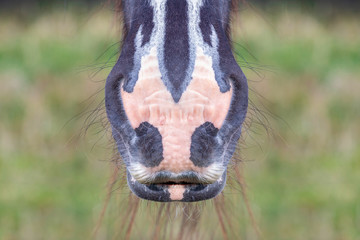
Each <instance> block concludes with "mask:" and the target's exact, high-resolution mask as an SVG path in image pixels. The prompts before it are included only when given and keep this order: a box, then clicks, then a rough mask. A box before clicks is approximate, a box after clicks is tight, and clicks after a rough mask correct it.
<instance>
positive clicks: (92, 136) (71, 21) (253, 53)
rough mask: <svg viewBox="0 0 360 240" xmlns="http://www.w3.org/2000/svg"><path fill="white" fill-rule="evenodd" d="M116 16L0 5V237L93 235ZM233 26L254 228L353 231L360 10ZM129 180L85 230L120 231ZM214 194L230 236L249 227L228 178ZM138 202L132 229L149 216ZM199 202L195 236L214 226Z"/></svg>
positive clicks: (259, 18) (256, 19)
mask: <svg viewBox="0 0 360 240" xmlns="http://www.w3.org/2000/svg"><path fill="white" fill-rule="evenodd" d="M117 27H118V26H117V25H116V23H114V18H113V16H112V13H111V12H110V11H107V10H101V11H100V10H99V11H93V12H92V13H91V14H88V15H79V14H78V13H77V12H72V11H66V12H64V11H53V12H52V13H47V14H45V13H44V14H40V15H38V16H36V17H33V18H31V19H23V18H19V17H14V16H11V15H8V16H6V15H2V16H0V84H1V85H0V239H4V240H12V239H14V240H15V239H16V240H17V239H19V240H30V239H34V240H39V239H46V240H52V239H56V240H57V239H74V240H76V239H90V236H91V233H92V231H93V230H94V228H95V225H96V223H97V221H98V219H99V215H100V212H101V209H102V207H103V204H104V200H105V198H106V186H107V182H108V179H109V178H110V175H111V164H110V161H111V158H112V155H113V152H114V151H113V148H114V146H113V143H112V142H111V141H110V140H111V136H110V133H109V131H108V129H107V125H106V123H104V121H103V117H105V115H104V112H103V111H102V110H101V109H100V110H99V111H95V112H94V114H92V115H91V114H90V113H91V111H92V110H93V109H96V108H97V106H98V105H99V104H100V106H102V99H103V91H102V89H103V87H104V84H105V82H104V80H105V78H106V75H107V74H108V73H109V71H110V69H111V66H112V65H113V64H114V61H115V60H116V56H117V52H118V45H117V42H118V41H119V39H120V34H119V33H118V32H117ZM234 28H235V31H234V34H233V40H234V42H236V44H235V45H234V47H235V51H236V52H237V57H238V60H239V64H240V65H241V66H242V68H243V70H244V72H245V74H246V75H247V76H248V78H249V85H250V87H251V89H252V91H251V94H250V95H251V101H252V103H253V104H252V106H251V110H250V114H249V117H248V121H247V127H246V129H245V131H244V134H243V140H242V143H241V144H240V148H241V149H242V150H241V155H242V158H243V161H244V164H242V167H243V168H244V170H243V172H244V173H245V179H246V182H247V191H248V197H249V201H250V205H251V207H252V209H253V212H254V216H255V219H256V221H257V224H258V227H259V229H260V231H261V236H262V239H271V240H272V239H273V240H282V239H284V240H295V239H299V240H307V239H313V240H322V239H323V240H332V239H334V240H335V239H336V240H350V239H351V240H356V239H360V184H359V183H360V94H359V92H360V18H356V17H354V16H350V15H347V14H343V15H341V14H339V15H337V16H336V17H334V18H329V19H322V18H319V17H315V16H313V15H311V14H307V13H302V12H300V11H295V10H291V9H278V10H271V11H268V12H259V11H252V10H250V9H247V10H244V11H242V12H241V17H240V18H239V19H237V20H236V21H235V22H234ZM256 108H257V109H256ZM87 125H91V127H90V128H89V129H88V131H87V132H86V131H85V130H86V126H87ZM263 125H265V127H264V126H263ZM127 192H128V191H127V190H126V189H124V190H118V191H114V192H113V198H112V200H111V201H110V205H109V208H108V211H107V213H106V215H105V218H104V221H103V224H102V227H101V228H100V230H99V234H98V235H97V237H96V239H122V238H121V237H114V236H115V235H114V234H115V232H116V231H117V228H122V226H121V225H117V223H118V222H119V221H118V219H119V218H121V214H123V213H124V212H123V211H121V210H120V209H126V203H124V204H125V205H124V204H123V205H121V204H122V203H123V201H122V200H121V199H123V198H124V196H125V197H126V196H127V194H128V193H127ZM224 196H225V198H229V199H233V202H232V204H236V205H234V206H232V207H231V209H230V211H231V212H232V214H233V217H234V219H233V224H234V227H235V230H234V229H233V232H236V234H235V236H236V238H240V237H241V239H258V238H257V237H256V234H255V233H254V228H253V227H252V225H251V223H250V218H249V216H248V213H247V211H246V210H245V205H244V203H243V200H242V198H241V194H240V193H239V191H236V190H234V189H227V190H226V191H225V194H224ZM120 205H121V206H120ZM229 206H230V205H229ZM229 206H227V207H229ZM146 207H147V205H146V204H142V205H141V208H142V210H141V211H140V213H139V214H138V216H137V224H136V225H135V226H134V239H147V238H150V236H148V237H146V238H145V237H144V236H147V235H146V234H147V232H148V231H149V232H150V230H151V228H153V227H154V225H155V223H154V221H152V220H151V213H149V212H151V211H152V210H149V212H148V211H147V210H146ZM149 207H150V208H154V207H153V206H149ZM203 208H204V211H205V212H206V214H207V215H210V216H208V217H207V218H206V219H205V220H204V219H203V220H202V222H201V226H200V227H199V231H200V236H203V238H204V239H222V237H221V236H222V235H221V230H220V227H219V224H217V222H216V221H217V218H216V217H215V215H214V214H213V212H212V211H211V210H212V208H213V205H212V204H211V203H209V204H206V206H203ZM229 208H230V207H229ZM179 209H181V208H180V207H179ZM149 216H150V217H149ZM172 221H174V225H173V226H174V228H177V227H178V226H177V225H176V219H173V220H172ZM189 221H191V220H189ZM119 224H121V221H120V223H119ZM210 229H211V231H209V230H210ZM136 236H137V237H136ZM210 236H211V237H212V238H210Z"/></svg>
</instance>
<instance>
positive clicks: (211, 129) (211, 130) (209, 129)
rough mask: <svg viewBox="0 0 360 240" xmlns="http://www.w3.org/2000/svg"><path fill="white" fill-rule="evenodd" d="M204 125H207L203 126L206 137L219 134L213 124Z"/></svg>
mask: <svg viewBox="0 0 360 240" xmlns="http://www.w3.org/2000/svg"><path fill="white" fill-rule="evenodd" d="M205 124H207V125H206V126H205V131H206V133H207V134H208V135H210V136H212V137H215V136H216V135H217V133H218V132H219V129H217V128H216V127H215V126H214V124H212V123H210V122H206V123H205Z"/></svg>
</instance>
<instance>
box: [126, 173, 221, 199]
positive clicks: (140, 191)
mask: <svg viewBox="0 0 360 240" xmlns="http://www.w3.org/2000/svg"><path fill="white" fill-rule="evenodd" d="M127 182H128V185H129V187H130V190H131V191H132V192H133V193H134V194H135V195H136V196H138V197H140V198H142V199H145V200H150V201H156V202H174V201H180V202H197V201H203V200H208V199H211V198H214V197H215V196H216V195H218V194H219V193H220V192H221V191H222V190H223V188H224V186H225V184H226V171H224V173H223V175H222V177H221V178H220V179H218V180H217V181H216V182H214V183H212V184H182V183H179V184H177V183H176V184H170V185H169V184H142V183H140V182H138V181H137V180H135V179H134V178H133V177H132V176H131V174H130V173H129V171H127ZM176 186H179V187H181V188H183V189H184V193H183V198H182V199H172V198H171V194H170V192H169V189H170V188H173V187H176Z"/></svg>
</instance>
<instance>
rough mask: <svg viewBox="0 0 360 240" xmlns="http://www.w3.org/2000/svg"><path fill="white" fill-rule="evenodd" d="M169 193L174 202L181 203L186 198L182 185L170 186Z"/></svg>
mask: <svg viewBox="0 0 360 240" xmlns="http://www.w3.org/2000/svg"><path fill="white" fill-rule="evenodd" d="M168 191H169V193H170V199H171V200H172V201H181V200H182V199H183V198H184V193H185V186H184V185H180V184H173V185H169V187H168Z"/></svg>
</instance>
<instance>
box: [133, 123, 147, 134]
mask: <svg viewBox="0 0 360 240" xmlns="http://www.w3.org/2000/svg"><path fill="white" fill-rule="evenodd" d="M150 126H151V125H150V124H149V123H148V122H143V123H141V124H140V125H139V127H138V128H136V129H135V133H136V136H137V137H142V136H144V135H145V134H147V132H148V129H149V128H150Z"/></svg>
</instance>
